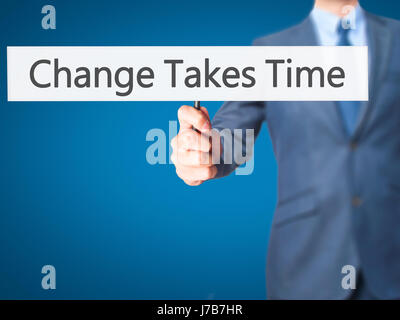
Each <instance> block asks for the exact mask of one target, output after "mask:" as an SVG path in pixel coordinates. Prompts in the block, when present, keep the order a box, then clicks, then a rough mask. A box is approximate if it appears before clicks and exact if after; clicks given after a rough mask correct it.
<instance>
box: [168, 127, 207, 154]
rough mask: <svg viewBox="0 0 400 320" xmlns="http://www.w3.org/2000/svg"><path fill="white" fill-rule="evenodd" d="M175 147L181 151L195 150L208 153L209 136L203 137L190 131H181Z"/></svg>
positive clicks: (196, 132)
mask: <svg viewBox="0 0 400 320" xmlns="http://www.w3.org/2000/svg"><path fill="white" fill-rule="evenodd" d="M174 142H176V144H175V147H176V148H177V149H181V150H196V151H203V152H209V151H210V150H211V142H210V138H209V136H206V135H203V134H201V133H199V132H198V131H195V130H192V129H183V130H181V131H180V132H179V134H178V137H177V139H176V141H174Z"/></svg>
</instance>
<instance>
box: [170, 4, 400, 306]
mask: <svg viewBox="0 0 400 320" xmlns="http://www.w3.org/2000/svg"><path fill="white" fill-rule="evenodd" d="M348 6H352V7H353V9H352V11H351V12H350V14H351V15H352V16H353V17H355V21H353V22H355V28H354V26H353V27H350V28H345V27H344V26H345V25H346V24H345V23H342V22H343V21H342V18H343V17H344V16H345V15H346V14H348V13H349V11H348V10H347V9H348V8H349V7H348ZM346 8H347V9H346ZM345 18H346V19H347V17H345ZM399 34H400V22H399V21H396V20H392V19H387V18H383V17H378V16H375V15H372V14H370V13H368V12H366V11H364V10H363V9H362V8H361V7H360V6H359V4H358V2H357V1H354V0H316V1H315V6H314V9H313V10H312V12H311V14H310V15H309V17H307V18H306V19H305V20H304V21H303V22H302V23H300V24H299V25H297V26H294V27H292V28H290V29H287V30H285V31H282V32H279V33H277V34H273V35H270V36H266V37H263V38H260V39H257V40H256V41H255V43H254V44H255V45H263V46H292V45H293V46H315V45H368V50H369V70H370V72H369V101H368V102H356V101H346V102H306V101H302V102H282V101H279V102H278V101H269V102H227V103H225V104H224V105H223V106H222V107H221V109H220V110H219V111H218V112H217V114H216V115H215V117H214V119H213V121H212V124H211V122H210V120H209V116H208V113H207V110H206V109H205V108H203V107H202V109H201V110H195V109H194V108H191V107H189V106H182V107H181V108H180V109H179V111H178V118H179V121H180V132H179V133H178V135H177V137H175V139H174V140H173V142H172V146H173V154H172V160H173V162H174V164H175V166H176V171H177V174H178V176H179V177H180V178H182V179H183V180H184V181H185V182H186V183H187V184H189V185H199V184H201V183H202V182H204V181H205V180H208V179H213V178H218V177H222V176H225V175H228V174H229V173H231V172H232V171H233V170H234V169H235V168H236V167H237V165H238V164H237V163H233V164H230V163H223V162H222V163H220V164H217V165H214V164H213V163H212V162H207V163H204V162H201V159H205V158H207V157H206V156H207V155H209V154H210V153H211V152H213V150H212V149H211V148H212V147H214V149H215V146H212V145H211V141H209V142H208V139H207V138H206V136H207V135H206V133H207V132H208V131H209V130H210V129H211V128H217V129H220V130H222V129H225V128H229V129H231V130H233V129H242V130H245V129H254V130H255V133H256V134H257V133H258V132H259V130H260V128H261V125H262V123H263V122H264V121H266V122H267V124H268V129H269V132H270V136H271V139H272V141H273V146H274V153H275V156H276V159H277V163H278V204H277V207H276V211H275V214H274V220H273V225H272V230H271V235H270V241H269V249H268V264H267V294H268V297H269V298H272V299H347V298H356V299H381V298H382V299H398V298H400V231H399V226H400V90H399V89H400V85H399V82H400V59H399V57H400V37H399ZM192 126H193V127H194V128H196V129H197V131H195V130H191V128H192ZM217 139H219V138H217ZM214 140H215V137H214ZM207 143H209V144H207ZM244 143H245V141H244ZM345 266H353V267H354V268H355V270H356V274H357V278H356V289H354V290H347V289H345V288H343V286H342V279H343V277H344V274H343V273H342V268H343V267H345Z"/></svg>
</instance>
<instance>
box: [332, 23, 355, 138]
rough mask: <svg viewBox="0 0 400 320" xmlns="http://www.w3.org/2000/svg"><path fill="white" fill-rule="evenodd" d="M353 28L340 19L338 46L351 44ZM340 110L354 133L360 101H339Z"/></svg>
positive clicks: (348, 127) (347, 126) (346, 126)
mask: <svg viewBox="0 0 400 320" xmlns="http://www.w3.org/2000/svg"><path fill="white" fill-rule="evenodd" d="M350 30H351V29H350V28H348V29H345V28H343V26H342V21H341V20H340V21H339V25H338V29H337V32H338V35H339V41H338V43H337V45H338V46H351V43H350V41H349V31H350ZM337 103H338V106H339V110H340V112H341V114H342V118H343V122H344V125H345V128H346V130H347V133H348V134H349V135H352V134H353V133H354V130H355V127H356V124H357V120H358V112H359V110H360V101H338V102H337Z"/></svg>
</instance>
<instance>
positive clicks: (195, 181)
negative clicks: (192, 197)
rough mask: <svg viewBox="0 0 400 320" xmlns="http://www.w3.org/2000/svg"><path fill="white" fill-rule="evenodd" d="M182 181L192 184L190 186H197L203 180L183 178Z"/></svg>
mask: <svg viewBox="0 0 400 320" xmlns="http://www.w3.org/2000/svg"><path fill="white" fill-rule="evenodd" d="M183 182H185V183H186V184H187V185H189V186H192V187H194V186H198V185H200V184H202V183H203V181H201V180H193V181H192V180H183Z"/></svg>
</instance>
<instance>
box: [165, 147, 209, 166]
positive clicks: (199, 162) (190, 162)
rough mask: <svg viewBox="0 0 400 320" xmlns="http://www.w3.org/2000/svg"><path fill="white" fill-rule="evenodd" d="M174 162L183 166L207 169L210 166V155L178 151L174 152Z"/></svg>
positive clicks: (192, 151)
mask: <svg viewBox="0 0 400 320" xmlns="http://www.w3.org/2000/svg"><path fill="white" fill-rule="evenodd" d="M173 154H174V153H173ZM176 161H177V163H178V164H182V165H185V166H191V167H204V166H206V167H207V166H208V167H209V166H211V165H212V154H211V153H210V152H202V151H194V150H182V149H178V150H177V152H176Z"/></svg>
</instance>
